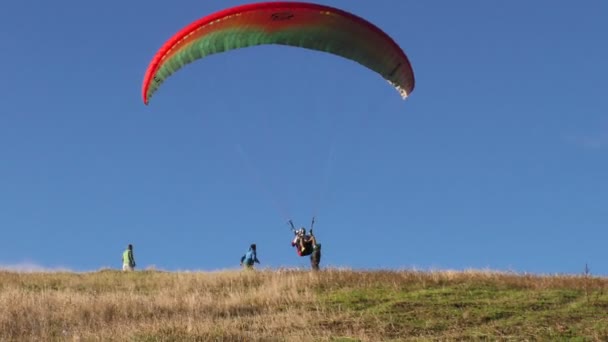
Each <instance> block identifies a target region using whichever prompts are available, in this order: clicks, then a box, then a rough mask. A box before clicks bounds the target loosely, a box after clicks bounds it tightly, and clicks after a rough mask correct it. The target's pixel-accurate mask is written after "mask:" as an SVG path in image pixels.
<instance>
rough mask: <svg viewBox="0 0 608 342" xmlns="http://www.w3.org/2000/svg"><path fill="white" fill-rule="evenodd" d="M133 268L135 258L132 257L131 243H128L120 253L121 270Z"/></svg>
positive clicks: (131, 269)
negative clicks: (125, 248)
mask: <svg viewBox="0 0 608 342" xmlns="http://www.w3.org/2000/svg"><path fill="white" fill-rule="evenodd" d="M134 269H135V258H134V257H133V245H131V244H129V246H128V247H127V250H125V251H124V252H123V253H122V270H123V271H133V270H134Z"/></svg>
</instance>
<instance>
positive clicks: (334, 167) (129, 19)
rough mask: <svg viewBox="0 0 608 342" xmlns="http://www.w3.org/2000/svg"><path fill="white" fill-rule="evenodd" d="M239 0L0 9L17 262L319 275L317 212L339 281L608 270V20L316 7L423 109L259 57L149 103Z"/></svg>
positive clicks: (582, 14) (572, 7) (356, 77)
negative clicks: (343, 19) (253, 248)
mask: <svg viewBox="0 0 608 342" xmlns="http://www.w3.org/2000/svg"><path fill="white" fill-rule="evenodd" d="M243 3H245V2H244V1H200V0H198V1H193V0H189V1H179V5H175V4H173V3H172V4H171V5H168V3H167V2H164V1H163V2H161V1H158V0H150V1H138V2H135V1H118V0H112V1H98V2H94V1H93V2H91V1H77V0H69V1H68V0H65V1H41V0H39V1H4V2H2V4H0V37H1V42H2V53H0V61H1V64H2V68H3V70H2V77H1V78H0V97H1V101H0V227H1V228H0V229H2V237H1V238H0V265H2V266H3V267H25V266H24V265H26V264H29V265H38V266H40V267H43V268H67V269H71V270H75V271H85V270H96V269H99V268H102V267H113V268H118V267H120V257H121V253H122V251H123V250H124V248H125V246H126V245H127V244H128V243H132V244H133V245H134V246H135V258H136V260H137V262H138V266H139V267H140V268H146V267H148V266H151V265H155V266H156V267H157V268H160V269H166V270H186V269H187V270H217V269H226V268H234V267H238V260H239V258H240V256H241V255H242V254H243V253H244V252H245V250H246V249H247V247H248V245H249V244H250V243H251V242H256V243H257V244H258V248H259V258H260V260H261V261H262V264H261V266H262V267H273V268H274V267H282V266H285V267H308V263H309V261H308V258H299V257H297V256H296V254H295V251H294V250H293V249H292V248H291V247H290V245H289V243H290V240H291V238H292V234H291V232H290V231H289V229H288V226H287V224H286V220H287V218H292V219H293V220H294V221H295V222H296V223H297V224H298V225H302V224H306V225H308V224H309V221H310V218H311V215H313V214H316V215H317V225H316V229H315V230H316V233H317V235H318V238H319V240H320V241H321V242H322V243H323V246H324V251H323V252H324V253H323V260H322V266H333V267H349V268H356V269H373V268H394V269H402V268H417V269H468V268H475V269H484V268H489V269H494V270H505V271H507V270H511V271H517V272H534V273H580V272H582V270H583V268H584V265H585V263H588V264H589V266H590V268H591V271H592V273H594V274H600V275H606V274H608V252H607V248H606V245H607V243H608V176H607V175H608V95H606V94H607V93H608V83H607V81H606V80H607V79H608V67H607V66H606V61H608V44H607V41H606V34H607V33H608V20H606V18H608V2H606V1H600V0H590V1H582V2H577V3H574V2H572V1H561V0H551V1H549V0H545V1H523V0H520V1H508V2H504V1H503V2H496V1H481V0H478V1H459V2H455V1H447V0H446V1H396V0H395V1H388V0H384V1H380V0H378V1H358V2H355V1H323V2H322V3H324V4H328V5H332V6H337V7H340V8H342V9H345V10H347V11H350V12H353V13H355V14H357V15H360V16H362V17H364V18H366V19H368V20H370V21H372V22H373V23H375V24H376V25H378V26H379V27H381V28H382V29H383V30H385V31H386V32H387V33H388V34H389V35H391V36H392V37H393V38H394V39H395V40H396V41H397V42H398V43H399V44H400V45H401V47H402V48H403V49H404V50H405V52H406V54H407V55H408V56H409V58H410V60H411V62H412V64H413V67H414V71H415V75H416V80H417V83H416V89H415V90H414V92H413V94H412V95H411V97H410V98H409V99H408V100H407V101H403V100H401V98H400V97H399V95H398V94H397V93H396V92H395V90H394V89H393V88H392V87H390V86H389V85H388V84H387V83H386V82H385V81H384V80H383V79H382V78H380V77H379V76H378V75H376V74H374V73H373V72H371V71H369V70H367V69H365V68H363V67H361V66H359V65H357V64H355V63H353V62H350V61H347V60H345V59H342V58H339V57H336V56H333V55H328V54H322V53H315V52H312V51H307V50H303V49H295V48H287V47H268V46H266V47H257V48H250V49H242V50H237V51H234V52H230V53H226V54H223V55H218V56H213V57H210V58H208V59H204V60H200V61H197V62H195V63H194V64H191V65H189V66H187V67H186V68H184V69H182V70H180V71H179V72H178V73H176V74H175V75H174V76H173V77H172V78H170V79H169V80H168V81H167V82H166V83H165V84H164V85H163V87H161V89H160V90H159V91H158V92H157V93H156V95H155V97H154V98H153V99H152V102H151V104H150V106H145V105H144V104H143V103H142V100H141V94H140V92H141V83H142V79H143V75H144V72H145V69H146V67H147V65H148V63H149V61H150V59H151V58H152V57H153V55H154V53H155V52H156V50H157V49H158V48H159V47H160V46H161V45H162V44H163V43H164V42H165V40H166V39H168V38H169V37H170V36H171V35H173V34H174V33H175V32H176V31H178V30H179V29H181V28H182V27H183V26H185V25H187V24H188V23H190V22H191V21H194V20H196V19H198V18H200V17H202V16H205V15H207V14H210V13H212V12H215V11H217V10H220V9H223V8H227V7H230V6H233V5H238V4H243ZM332 150H333V154H330V153H329V152H330V151H332ZM328 155H331V157H329V158H328ZM325 180H327V182H325ZM319 194H320V195H319ZM32 267H33V266H32Z"/></svg>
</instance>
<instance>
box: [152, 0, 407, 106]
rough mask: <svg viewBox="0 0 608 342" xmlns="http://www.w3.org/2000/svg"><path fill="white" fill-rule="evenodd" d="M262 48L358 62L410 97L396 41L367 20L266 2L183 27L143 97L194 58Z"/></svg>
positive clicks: (159, 58) (157, 59)
mask: <svg viewBox="0 0 608 342" xmlns="http://www.w3.org/2000/svg"><path fill="white" fill-rule="evenodd" d="M263 44H278V45H288V46H294V47H300V48H306V49H311V50H316V51H322V52H327V53H331V54H334V55H338V56H341V57H344V58H346V59H349V60H352V61H355V62H357V63H359V64H361V65H363V66H365V67H367V68H369V69H371V70H373V71H374V72H376V73H378V74H379V75H380V76H382V77H383V78H384V79H386V80H387V81H388V82H389V83H390V84H391V85H392V86H393V87H394V88H395V89H396V90H397V91H398V92H399V94H400V95H401V97H402V98H404V99H405V98H407V97H408V96H409V95H410V94H411V92H412V91H413V89H414V73H413V70H412V67H411V64H410V62H409V60H408V58H407V56H406V55H405V53H404V52H403V51H402V49H401V48H400V47H399V45H397V43H395V41H394V40H393V39H392V38H391V37H390V36H388V35H387V34H386V33H384V32H383V31H382V30H381V29H380V28H378V27H377V26H375V25H374V24H372V23H370V22H369V21H367V20H365V19H363V18H360V17H358V16H356V15H354V14H351V13H348V12H346V11H343V10H340V9H337V8H333V7H329V6H324V5H319V4H313V3H305V2H262V3H254V4H248V5H242V6H236V7H231V8H228V9H225V10H222V11H219V12H216V13H213V14H211V15H208V16H206V17H203V18H201V19H199V20H197V21H195V22H193V23H191V24H190V25H188V26H186V27H184V28H183V29H182V30H181V31H179V32H177V33H176V34H175V35H174V36H173V37H171V38H170V39H169V40H168V41H167V42H166V43H165V44H164V45H163V46H162V47H161V48H160V49H159V50H158V52H157V53H156V55H155V56H154V58H153V60H152V61H151V63H150V65H149V66H148V69H147V71H146V74H145V77H144V82H143V87H142V96H143V101H144V103H145V104H148V103H149V101H150V98H151V97H152V95H153V94H154V93H155V92H156V91H157V90H158V88H159V87H160V85H161V84H162V83H163V82H164V81H165V80H166V79H167V78H168V77H169V76H171V74H173V73H174V72H176V71H177V70H179V69H180V68H182V67H183V66H185V65H186V64H189V63H191V62H193V61H195V60H198V59H201V58H204V57H206V56H209V55H212V54H216V53H222V52H226V51H230V50H234V49H239V48H245V47H250V46H256V45H263Z"/></svg>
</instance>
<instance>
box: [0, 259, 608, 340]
mask: <svg viewBox="0 0 608 342" xmlns="http://www.w3.org/2000/svg"><path fill="white" fill-rule="evenodd" d="M607 289H608V279H605V278H595V277H588V276H534V275H519V274H504V273H493V272H477V271H470V272H408V271H403V272H396V271H395V272H391V271H348V270H325V271H321V272H316V273H314V272H309V271H277V270H260V271H225V272H159V271H138V272H133V273H122V272H119V271H111V270H102V271H99V272H91V273H13V272H0V341H4V340H34V339H39V340H82V341H87V340H103V341H108V340H112V341H125V340H130V341H208V340H219V341H233V340H237V341H238V340H241V341H242V340H246V341H258V340H259V341H268V340H272V341H274V340H277V341H356V340H361V341H402V340H403V341H410V340H463V339H490V340H496V339H499V340H505V339H514V340H525V339H528V340H529V339H534V340H537V339H542V340H556V339H563V338H566V339H570V338H573V337H585V338H584V339H583V340H597V341H608V291H606V290H607Z"/></svg>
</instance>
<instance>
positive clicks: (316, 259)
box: [310, 243, 321, 271]
mask: <svg viewBox="0 0 608 342" xmlns="http://www.w3.org/2000/svg"><path fill="white" fill-rule="evenodd" d="M320 263H321V244H320V243H316V244H315V245H314V248H313V251H312V254H311V255H310V266H311V267H312V270H313V271H318V270H319V264H320Z"/></svg>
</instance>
